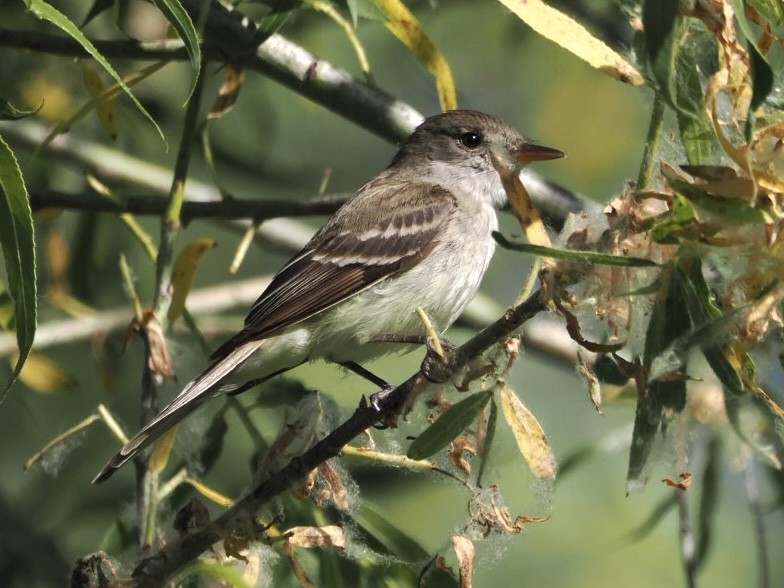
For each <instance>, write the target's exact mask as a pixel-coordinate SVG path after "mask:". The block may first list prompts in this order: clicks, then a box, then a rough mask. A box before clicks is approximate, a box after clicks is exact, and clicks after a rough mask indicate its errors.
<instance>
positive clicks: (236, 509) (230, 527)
mask: <svg viewBox="0 0 784 588" xmlns="http://www.w3.org/2000/svg"><path fill="white" fill-rule="evenodd" d="M543 310H545V307H544V304H543V303H542V301H541V300H540V296H539V292H536V293H535V294H534V295H533V296H532V297H531V298H529V299H528V300H527V301H525V302H524V303H523V304H521V305H519V306H518V307H516V308H515V309H512V310H510V311H508V312H507V313H506V314H505V315H504V316H503V317H502V318H500V319H499V320H497V321H496V322H495V323H493V324H492V325H490V326H489V327H487V328H486V329H484V330H483V331H482V332H480V333H479V334H477V335H476V336H475V337H473V338H472V339H471V340H470V341H468V342H467V343H466V344H464V345H462V346H461V347H459V348H458V349H457V350H456V356H455V357H456V358H458V362H457V363H456V364H455V367H456V368H457V367H460V366H462V365H465V364H466V362H468V361H470V360H472V359H474V358H476V357H477V356H478V355H479V354H480V353H482V352H484V351H485V350H487V349H488V348H489V347H490V346H491V345H493V344H494V343H495V342H497V341H499V340H501V339H502V338H504V337H506V336H508V335H510V334H511V333H513V332H514V331H516V330H517V329H519V328H520V326H521V325H522V324H523V323H525V322H526V321H528V320H529V319H531V318H532V317H533V316H535V315H536V314H538V313H539V312H541V311H543ZM420 377H421V376H420V374H419V372H417V373H416V374H414V375H413V376H411V377H410V378H408V379H407V380H406V381H405V382H403V383H402V384H400V385H399V386H397V387H396V388H394V389H393V390H391V391H390V392H389V394H388V395H386V396H384V397H383V398H382V399H380V400H379V401H378V402H377V405H378V408H376V407H374V406H372V405H371V406H360V407H359V408H358V409H357V410H356V411H355V412H354V414H353V415H352V416H351V417H349V419H348V420H346V421H345V422H344V423H343V424H341V425H340V426H339V427H337V428H336V429H335V430H334V431H332V432H331V433H330V434H329V435H327V437H325V438H324V439H322V440H321V441H319V442H318V443H317V444H316V445H314V446H313V447H311V448H310V449H309V450H308V451H306V452H305V453H303V454H302V455H301V456H299V457H296V458H294V459H293V460H292V461H291V462H290V463H289V464H288V465H287V466H285V467H284V468H283V469H281V470H280V471H278V472H275V473H273V474H271V475H270V476H269V477H268V478H267V479H266V480H265V481H264V482H262V483H260V484H259V485H257V486H256V487H254V488H253V489H252V490H251V492H250V493H249V494H248V495H247V496H246V497H245V498H243V499H242V500H240V501H239V502H238V503H237V504H236V505H235V506H233V507H232V508H230V509H229V510H227V511H226V512H225V513H223V514H222V515H221V516H220V517H218V518H217V519H216V520H214V521H213V522H212V523H211V524H210V525H209V526H207V527H206V528H205V529H203V530H201V531H198V532H196V533H194V534H192V535H189V536H187V537H185V538H183V539H180V540H176V541H173V542H172V543H169V544H168V545H166V546H164V547H163V548H161V549H160V550H159V551H158V553H156V554H154V555H152V556H150V557H148V558H145V559H144V560H142V561H141V562H140V563H139V565H138V566H136V569H135V570H134V571H133V578H134V580H135V582H136V584H137V586H140V587H149V586H162V585H163V583H164V581H165V580H166V578H168V577H170V576H171V575H172V574H174V573H175V572H177V571H178V570H180V569H182V567H183V566H185V565H187V564H188V563H189V562H191V561H193V560H195V559H196V558H197V557H198V556H199V555H200V554H201V553H202V552H204V551H205V550H207V549H209V547H210V546H211V545H212V544H213V543H216V542H217V541H220V540H221V539H222V538H224V537H228V536H230V534H231V533H232V532H235V531H236V532H240V533H244V534H245V535H246V536H247V534H248V533H247V532H248V530H249V529H253V527H254V524H253V520H254V516H255V513H256V512H257V511H258V510H259V509H260V508H261V507H262V506H263V505H264V504H266V503H267V502H269V501H270V500H271V499H272V498H274V497H275V496H277V495H278V494H280V493H281V492H283V491H284V490H286V489H287V488H289V487H291V486H292V485H293V484H295V483H296V482H297V481H299V480H300V479H302V477H303V476H304V475H305V474H307V473H308V472H309V471H311V470H313V469H314V468H316V467H317V466H318V465H320V464H322V463H324V462H325V461H327V460H328V459H331V458H333V457H336V456H337V455H338V454H339V453H340V450H341V449H342V448H343V446H344V445H347V444H348V443H349V442H350V441H351V440H352V439H354V438H355V437H356V436H358V435H360V434H361V433H362V432H363V431H364V430H365V429H367V428H368V427H371V426H372V425H374V424H375V423H377V422H385V421H386V420H387V419H392V418H394V417H395V415H397V414H398V412H399V410H400V409H401V408H402V406H403V405H404V403H405V401H406V399H407V397H408V395H409V394H410V392H411V391H412V390H413V388H414V386H415V385H416V384H417V382H418V380H419V378H420Z"/></svg>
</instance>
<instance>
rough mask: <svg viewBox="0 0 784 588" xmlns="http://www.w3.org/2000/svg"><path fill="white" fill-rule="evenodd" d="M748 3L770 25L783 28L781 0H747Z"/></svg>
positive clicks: (783, 10)
mask: <svg viewBox="0 0 784 588" xmlns="http://www.w3.org/2000/svg"><path fill="white" fill-rule="evenodd" d="M748 3H749V6H751V7H752V8H754V10H756V11H757V12H759V13H760V14H761V15H762V16H763V17H764V18H765V20H767V21H768V22H769V23H770V24H771V25H773V26H774V27H779V28H784V3H782V2H781V0H748Z"/></svg>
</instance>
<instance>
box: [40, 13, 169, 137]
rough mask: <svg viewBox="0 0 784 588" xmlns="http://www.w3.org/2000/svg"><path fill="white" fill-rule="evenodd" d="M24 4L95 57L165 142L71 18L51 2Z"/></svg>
mask: <svg viewBox="0 0 784 588" xmlns="http://www.w3.org/2000/svg"><path fill="white" fill-rule="evenodd" d="M25 5H26V6H27V9H28V10H29V11H30V12H32V13H33V14H34V15H35V16H36V17H37V18H40V19H41V20H45V21H47V22H50V23H52V24H53V25H55V26H56V27H59V28H60V29H62V30H63V31H64V32H65V33H67V34H68V35H70V36H71V37H72V38H73V39H74V40H75V41H76V42H77V43H79V44H80V45H81V46H82V47H83V48H84V50H85V51H87V53H89V54H90V55H91V56H92V57H93V59H95V60H96V61H97V62H98V63H100V64H101V66H102V67H103V68H104V69H105V70H106V71H107V73H108V74H109V75H110V76H112V78H113V79H114V81H115V82H117V83H118V84H119V85H120V87H121V88H122V89H123V91H124V92H125V93H126V94H127V95H128V97H129V98H130V99H131V101H132V102H133V103H134V105H135V106H136V108H138V109H139V111H140V112H141V113H142V114H143V115H144V116H145V117H146V118H147V120H149V121H150V122H151V123H152V125H153V126H154V127H155V130H156V131H158V135H160V137H161V139H162V140H163V142H164V143H165V142H166V138H165V137H164V136H163V131H162V130H161V128H160V127H159V126H158V123H156V122H155V120H154V119H153V118H152V116H150V113H149V112H147V110H145V108H144V106H142V104H141V102H139V100H137V98H136V96H134V95H133V93H132V92H131V90H130V88H128V86H126V85H125V82H123V81H122V78H120V76H119V75H118V74H117V72H116V71H114V68H113V67H112V65H111V64H110V63H109V62H108V61H107V60H106V58H105V57H104V56H103V55H101V54H100V53H99V52H98V50H97V49H96V48H95V46H94V45H93V44H92V43H91V42H90V40H89V39H88V38H87V37H86V36H85V35H84V33H82V31H80V30H79V28H78V27H77V26H76V25H75V24H74V23H73V22H71V20H70V19H69V18H68V17H67V16H65V15H64V14H63V13H62V12H60V11H59V10H57V9H56V8H55V7H54V6H52V5H51V4H47V3H46V2H44V0H25Z"/></svg>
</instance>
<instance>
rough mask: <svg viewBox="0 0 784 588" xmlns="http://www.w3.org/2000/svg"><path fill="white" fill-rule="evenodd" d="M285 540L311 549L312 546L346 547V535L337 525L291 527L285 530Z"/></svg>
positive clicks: (296, 545)
mask: <svg viewBox="0 0 784 588" xmlns="http://www.w3.org/2000/svg"><path fill="white" fill-rule="evenodd" d="M285 535H286V541H288V543H290V544H291V545H294V546H295V547H304V548H305V549H313V548H314V547H334V548H336V549H345V548H346V536H345V534H344V533H343V529H342V528H341V527H338V526H337V525H327V526H325V527H292V528H290V529H288V530H287V531H286V532H285Z"/></svg>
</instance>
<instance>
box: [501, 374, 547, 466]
mask: <svg viewBox="0 0 784 588" xmlns="http://www.w3.org/2000/svg"><path fill="white" fill-rule="evenodd" d="M500 393H501V408H502V409H503V412H504V418H505V419H506V422H507V423H508V424H509V426H510V427H511V429H512V433H513V434H514V437H515V440H516V441H517V447H518V449H519V450H520V454H521V455H522V456H523V459H525V461H526V463H527V464H528V467H529V468H530V469H531V472H533V474H534V475H535V476H536V477H537V478H540V479H552V478H554V477H555V470H556V463H555V455H553V450H552V449H551V448H550V444H549V443H548V442H547V437H546V436H545V434H544V429H542V426H541V425H540V424H539V421H537V420H536V417H535V416H534V414H533V413H532V412H531V411H530V410H528V408H526V406H525V405H524V404H523V403H522V401H521V400H520V398H518V396H517V394H515V392H514V390H512V389H511V388H510V387H509V386H507V385H503V386H502V387H501V390H500Z"/></svg>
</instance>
